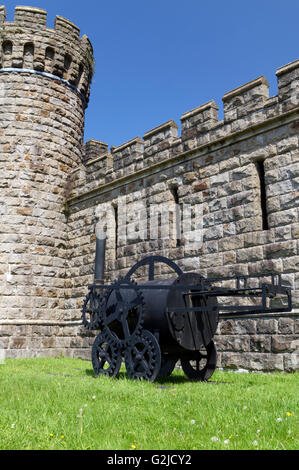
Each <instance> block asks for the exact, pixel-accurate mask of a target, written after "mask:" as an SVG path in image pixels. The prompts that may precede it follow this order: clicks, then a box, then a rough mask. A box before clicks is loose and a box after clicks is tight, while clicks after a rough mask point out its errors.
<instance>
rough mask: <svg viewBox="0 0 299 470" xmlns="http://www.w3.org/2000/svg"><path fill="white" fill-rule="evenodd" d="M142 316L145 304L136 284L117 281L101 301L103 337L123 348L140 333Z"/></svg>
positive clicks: (127, 281)
mask: <svg viewBox="0 0 299 470" xmlns="http://www.w3.org/2000/svg"><path fill="white" fill-rule="evenodd" d="M144 314H145V302H144V298H143V295H142V292H141V291H140V289H138V284H137V283H136V282H135V281H132V280H129V279H122V278H120V279H118V280H117V281H115V282H114V283H113V284H111V286H110V287H109V288H108V290H107V292H106V294H105V296H104V299H103V308H102V327H103V333H104V335H105V337H106V338H107V339H108V338H109V341H112V342H114V343H115V344H117V345H119V346H120V347H121V348H125V347H126V346H127V345H128V344H130V343H131V341H132V338H134V337H135V336H138V335H139V334H140V333H141V331H142V325H143V319H144Z"/></svg>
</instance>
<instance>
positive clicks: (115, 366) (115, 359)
mask: <svg viewBox="0 0 299 470" xmlns="http://www.w3.org/2000/svg"><path fill="white" fill-rule="evenodd" d="M91 361H92V366H93V370H94V373H95V375H100V374H102V375H108V376H109V377H115V376H116V375H117V374H118V372H119V369H120V366H121V361H122V355H121V350H120V348H118V347H117V345H115V344H114V343H111V342H109V341H108V340H107V338H106V337H105V335H104V334H103V333H102V332H101V333H99V334H98V336H97V337H96V339H95V341H94V343H93V346H92V351H91Z"/></svg>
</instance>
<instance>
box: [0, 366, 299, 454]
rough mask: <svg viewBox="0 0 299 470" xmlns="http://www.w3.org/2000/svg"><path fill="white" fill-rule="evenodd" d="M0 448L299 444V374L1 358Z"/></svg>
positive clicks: (277, 446)
mask: <svg viewBox="0 0 299 470" xmlns="http://www.w3.org/2000/svg"><path fill="white" fill-rule="evenodd" d="M0 383H1V387H0V404H1V405H0V406H1V414H0V449H2V450H4V449H36V450H37V449H77V450H80V449H110V450H111V449H117V450H121V449H135V448H136V450H142V449H151V450H160V449H161V450H165V449H171V450H179V449H183V450H190V449H206V450H208V449H271V450H275V449H277V450H283V449H298V448H299V424H298V409H299V407H298V388H299V387H298V385H299V373H296V374H257V373H256V374H253V373H248V374H236V373H234V372H220V371H219V372H218V371H216V372H215V373H214V375H213V376H212V378H211V380H210V382H208V383H198V382H190V381H188V380H187V378H185V376H184V375H183V373H182V372H181V371H175V372H173V374H172V375H171V377H170V378H169V379H167V380H163V381H162V380H161V381H156V382H154V383H148V382H137V381H132V380H129V379H128V378H127V376H126V373H125V371H124V370H123V371H121V373H120V377H119V379H110V378H108V377H100V378H96V379H95V378H94V375H93V370H92V366H91V363H89V362H85V361H82V360H77V359H69V358H57V359H17V360H9V359H7V360H6V361H5V364H2V365H0Z"/></svg>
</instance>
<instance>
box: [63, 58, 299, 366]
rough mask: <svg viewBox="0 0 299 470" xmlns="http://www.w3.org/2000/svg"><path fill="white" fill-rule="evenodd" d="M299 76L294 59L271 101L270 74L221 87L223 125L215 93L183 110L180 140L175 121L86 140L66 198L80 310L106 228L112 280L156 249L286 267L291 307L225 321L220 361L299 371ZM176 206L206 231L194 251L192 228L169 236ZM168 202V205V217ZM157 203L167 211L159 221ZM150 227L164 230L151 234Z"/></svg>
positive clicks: (73, 297) (187, 266) (205, 265)
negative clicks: (133, 133) (120, 136)
mask: <svg viewBox="0 0 299 470" xmlns="http://www.w3.org/2000/svg"><path fill="white" fill-rule="evenodd" d="M298 78H299V61H296V62H294V63H292V64H288V65H286V66H284V67H281V68H280V69H278V71H277V79H278V90H279V92H278V95H277V96H273V97H269V94H268V83H267V81H266V79H265V78H264V77H260V78H258V79H256V80H253V81H251V82H249V83H247V84H245V85H244V86H241V87H239V88H237V89H236V90H233V91H231V92H228V93H226V94H225V95H224V97H223V107H224V119H223V121H219V120H218V109H217V106H216V105H215V102H214V101H210V102H208V103H206V104H204V105H202V106H200V107H198V108H196V109H194V110H191V111H189V112H186V113H184V114H183V115H182V117H181V135H180V136H179V135H178V125H177V124H176V123H175V122H174V121H168V122H166V123H165V124H162V125H161V126H159V127H157V128H155V129H152V130H151V131H149V132H147V133H146V134H145V135H144V137H143V139H141V138H140V137H136V138H134V139H132V140H130V141H129V142H127V143H125V144H123V145H121V146H119V147H111V149H110V151H108V145H107V144H105V143H103V142H100V141H96V140H90V141H88V142H87V143H86V146H85V161H84V163H83V164H82V165H81V166H80V167H78V168H77V169H76V170H74V172H73V173H72V175H71V188H72V189H71V193H70V198H69V200H68V203H69V209H70V217H69V250H70V251H69V256H68V259H69V268H68V274H67V278H68V280H69V285H68V289H67V291H66V296H67V297H68V298H69V300H68V302H69V303H68V305H69V310H68V312H69V314H70V315H73V318H75V317H76V315H78V317H79V315H80V306H81V301H82V297H83V296H84V295H85V293H86V286H87V285H88V283H90V282H92V280H93V262H94V250H95V227H96V225H97V224H100V225H101V226H106V227H107V235H108V247H107V259H106V279H107V280H112V279H116V278H117V277H118V276H122V275H125V274H126V272H127V271H128V270H129V268H130V267H131V266H133V264H134V263H136V262H137V261H138V260H140V259H141V258H142V257H144V256H146V255H150V254H160V255H164V256H168V257H170V258H171V259H173V260H175V261H176V262H177V263H178V264H179V266H180V267H181V268H182V269H183V270H184V271H197V272H199V273H200V274H203V275H204V276H208V277H217V278H218V277H222V276H228V277H230V276H234V275H258V274H261V273H270V272H273V273H278V274H281V275H282V279H283V283H284V284H285V285H288V286H291V287H292V288H293V289H294V292H293V305H294V310H293V312H292V314H290V315H288V314H285V315H284V316H281V317H279V316H274V315H272V316H271V315H270V316H267V315H265V316H264V317H263V318H259V319H241V318H240V319H238V320H227V319H226V320H221V321H220V323H219V327H218V332H217V335H216V337H215V342H216V345H217V348H218V353H219V360H218V362H219V364H218V365H219V366H223V367H241V368H250V369H267V370H276V369H277V370H294V369H296V368H298V355H297V354H298V353H297V352H298V326H299V323H298V311H299V309H298V307H299V297H298V287H299V273H298V261H299V257H298V243H299V238H298V237H299V224H298V181H299V179H298V177H299V151H298V130H299V120H298V117H299V114H298V111H299V107H298V105H299V93H298V91H299V88H298ZM261 165H262V166H263V168H264V180H262V179H261V178H260V171H261V170H260V168H261ZM262 185H264V188H262ZM263 190H264V192H265V194H264V192H263ZM178 204H179V206H180V207H181V208H183V206H186V207H190V208H191V211H193V210H194V214H193V218H192V219H191V225H190V228H189V230H190V232H192V231H194V230H195V229H196V226H197V224H198V225H199V226H200V228H201V229H202V243H201V244H200V246H199V247H196V248H194V246H193V245H192V244H191V245H190V243H188V231H187V233H186V232H185V233H184V236H183V237H182V238H181V239H180V240H179V242H178V240H177V237H176V233H175V230H172V232H171V230H170V232H171V233H172V236H171V237H169V236H168V233H169V232H168V231H167V230H166V232H165V228H166V227H167V226H168V225H169V226H170V227H171V225H172V227H173V226H175V225H176V223H175V220H174V219H175V217H177V215H176V214H177V207H178ZM163 207H166V209H169V208H170V209H171V211H170V212H171V213H170V216H169V217H168V218H167V217H166V218H165V214H166V213H167V211H166V212H163ZM196 208H198V209H200V211H199V212H198V213H197V214H199V215H196V210H195V209H196ZM151 210H153V211H154V210H160V213H161V216H160V221H159V218H158V217H153V216H152V217H150V216H151ZM124 211H126V213H125V212H124ZM196 217H198V219H197V218H196ZM149 224H151V226H150V227H149ZM151 229H152V230H153V233H154V234H156V235H158V236H155V237H151V232H150V230H151ZM155 229H156V231H155ZM117 231H118V232H119V234H117ZM163 231H164V232H165V234H166V236H163ZM120 234H121V236H120ZM164 268H165V267H164V266H163V265H161V266H157V272H156V275H159V274H161V275H167V270H166V269H164ZM159 270H160V271H159ZM229 301H232V299H227V302H228V305H229ZM234 301H235V300H234ZM277 305H279V302H278V303H277V304H276V306H277ZM273 306H275V305H274V304H273ZM71 312H73V314H72V313H71Z"/></svg>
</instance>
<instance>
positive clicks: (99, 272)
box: [94, 229, 106, 284]
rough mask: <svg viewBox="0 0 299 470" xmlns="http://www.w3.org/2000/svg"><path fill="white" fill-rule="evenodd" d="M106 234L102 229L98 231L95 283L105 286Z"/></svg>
mask: <svg viewBox="0 0 299 470" xmlns="http://www.w3.org/2000/svg"><path fill="white" fill-rule="evenodd" d="M105 251H106V232H105V231H104V230H102V229H97V230H96V257H95V267H94V283H95V284H104V271H105Z"/></svg>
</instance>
